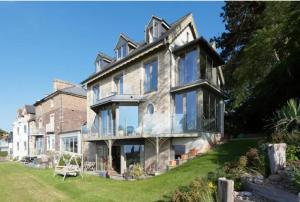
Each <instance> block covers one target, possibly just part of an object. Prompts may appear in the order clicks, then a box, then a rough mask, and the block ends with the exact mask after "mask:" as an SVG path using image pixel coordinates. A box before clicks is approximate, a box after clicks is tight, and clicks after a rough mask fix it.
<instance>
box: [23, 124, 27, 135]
mask: <svg viewBox="0 0 300 202" xmlns="http://www.w3.org/2000/svg"><path fill="white" fill-rule="evenodd" d="M24 133H27V126H26V125H24Z"/></svg>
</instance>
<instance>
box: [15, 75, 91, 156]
mask: <svg viewBox="0 0 300 202" xmlns="http://www.w3.org/2000/svg"><path fill="white" fill-rule="evenodd" d="M85 122H86V90H85V89H84V88H82V86H79V85H76V84H72V83H69V82H66V81H62V80H57V79H55V80H54V81H53V92H52V93H50V94H49V95H46V96H45V97H43V98H42V99H40V100H38V101H37V102H35V103H34V104H33V105H25V106H24V107H23V108H21V109H18V110H17V117H16V121H15V122H14V123H13V157H14V158H16V159H22V158H24V157H36V156H37V155H41V154H48V153H51V152H53V151H68V152H76V153H80V152H81V127H82V125H83V124H84V123H85Z"/></svg>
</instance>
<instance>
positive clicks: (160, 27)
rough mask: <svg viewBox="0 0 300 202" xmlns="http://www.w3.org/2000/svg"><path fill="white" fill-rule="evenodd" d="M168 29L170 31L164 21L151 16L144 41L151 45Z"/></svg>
mask: <svg viewBox="0 0 300 202" xmlns="http://www.w3.org/2000/svg"><path fill="white" fill-rule="evenodd" d="M168 29H170V25H168V23H166V21H164V20H163V19H161V18H158V17H156V16H152V18H151V20H150V22H149V24H148V26H147V28H146V31H145V33H146V35H145V36H146V41H147V42H148V43H152V42H153V41H155V40H157V39H158V38H159V37H160V36H161V35H162V34H163V33H164V32H166V31H167V30H168Z"/></svg>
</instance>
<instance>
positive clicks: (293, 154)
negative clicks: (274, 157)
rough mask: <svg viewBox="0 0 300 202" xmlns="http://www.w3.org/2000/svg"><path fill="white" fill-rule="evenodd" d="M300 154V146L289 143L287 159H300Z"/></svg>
mask: <svg viewBox="0 0 300 202" xmlns="http://www.w3.org/2000/svg"><path fill="white" fill-rule="evenodd" d="M299 155H300V146H295V145H288V146H287V149H286V159H287V160H288V161H298V160H299Z"/></svg>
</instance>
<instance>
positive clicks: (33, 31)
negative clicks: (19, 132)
mask: <svg viewBox="0 0 300 202" xmlns="http://www.w3.org/2000/svg"><path fill="white" fill-rule="evenodd" d="M223 5H224V2H0V73H1V74H0V75H1V79H0V92H1V96H0V117H1V118H0V128H2V129H5V130H11V128H12V123H13V121H14V120H15V115H16V110H17V108H20V107H22V106H23V105H24V104H33V103H34V102H35V101H36V100H38V99H41V98H42V97H44V96H45V95H46V94H49V93H50V92H51V91H52V81H53V79H54V78H58V79H62V80H67V81H71V82H75V83H79V82H81V81H82V80H84V79H85V78H86V77H87V76H88V75H90V74H91V73H92V72H93V71H94V60H95V56H96V53H97V51H103V52H106V53H107V54H109V55H113V48H114V46H115V44H116V42H117V39H118V36H119V34H120V33H121V32H124V33H125V34H127V35H128V36H129V37H131V38H133V39H135V40H136V41H141V40H143V37H144V27H145V25H146V24H147V23H148V21H149V19H150V17H151V16H152V15H156V16H159V17H162V18H164V19H165V20H166V21H167V22H169V23H172V22H173V21H175V20H177V19H178V18H180V17H181V16H183V15H185V14H187V13H188V12H192V13H193V15H194V18H195V21H196V25H197V27H198V32H199V34H200V35H202V36H204V37H205V38H206V39H210V38H211V37H213V36H216V35H219V34H220V33H222V32H223V31H224V24H223V23H222V19H221V18H220V12H221V11H222V10H221V7H222V6H223Z"/></svg>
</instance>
